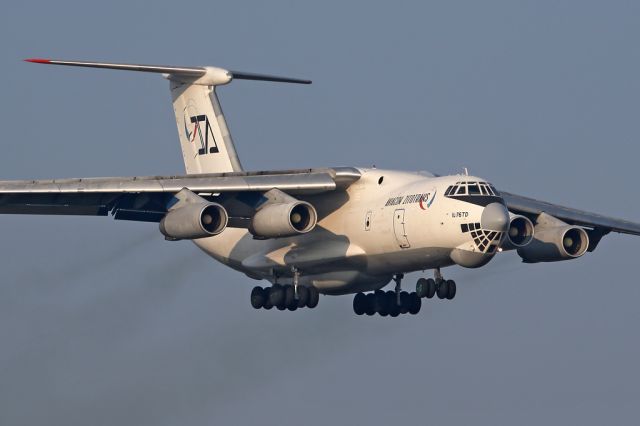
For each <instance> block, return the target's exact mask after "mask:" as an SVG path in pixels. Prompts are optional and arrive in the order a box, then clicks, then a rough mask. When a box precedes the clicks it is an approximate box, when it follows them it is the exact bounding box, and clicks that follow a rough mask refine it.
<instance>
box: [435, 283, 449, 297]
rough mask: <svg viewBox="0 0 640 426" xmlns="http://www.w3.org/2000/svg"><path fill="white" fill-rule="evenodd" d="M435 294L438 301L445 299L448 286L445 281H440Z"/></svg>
mask: <svg viewBox="0 0 640 426" xmlns="http://www.w3.org/2000/svg"><path fill="white" fill-rule="evenodd" d="M437 294H438V299H446V297H447V295H448V294H449V285H448V283H447V282H446V281H445V280H442V281H440V284H439V285H438V291H437Z"/></svg>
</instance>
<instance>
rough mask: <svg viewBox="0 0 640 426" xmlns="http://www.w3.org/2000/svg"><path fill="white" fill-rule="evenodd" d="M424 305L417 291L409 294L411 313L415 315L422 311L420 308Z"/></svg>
mask: <svg viewBox="0 0 640 426" xmlns="http://www.w3.org/2000/svg"><path fill="white" fill-rule="evenodd" d="M421 307H422V299H421V298H419V297H418V295H417V294H416V293H411V294H410V295H409V313H410V314H411V315H415V314H417V313H418V312H420V308H421Z"/></svg>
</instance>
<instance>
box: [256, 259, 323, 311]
mask: <svg viewBox="0 0 640 426" xmlns="http://www.w3.org/2000/svg"><path fill="white" fill-rule="evenodd" d="M292 272H293V285H280V284H278V283H277V282H276V283H275V284H273V285H272V286H271V287H268V288H262V287H254V288H253V290H251V306H253V307H254V308H255V309H260V308H263V309H267V310H269V309H271V308H273V307H274V306H275V307H276V309H278V310H279V311H284V310H285V309H288V310H290V311H295V310H297V309H298V308H305V307H306V308H310V309H313V308H315V307H316V306H318V301H319V300H320V292H318V289H317V288H315V287H313V286H311V287H305V286H303V285H299V284H298V282H299V280H300V271H299V270H298V269H297V268H292ZM276 279H277V276H276Z"/></svg>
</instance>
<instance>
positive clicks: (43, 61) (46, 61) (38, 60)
mask: <svg viewBox="0 0 640 426" xmlns="http://www.w3.org/2000/svg"><path fill="white" fill-rule="evenodd" d="M24 61H25V62H32V63H34V64H50V63H51V59H42V58H27V59H25V60H24Z"/></svg>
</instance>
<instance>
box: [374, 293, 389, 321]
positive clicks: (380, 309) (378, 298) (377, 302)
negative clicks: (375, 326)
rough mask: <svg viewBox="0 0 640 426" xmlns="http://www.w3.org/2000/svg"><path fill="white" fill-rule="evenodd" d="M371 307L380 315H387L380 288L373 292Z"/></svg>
mask: <svg viewBox="0 0 640 426" xmlns="http://www.w3.org/2000/svg"><path fill="white" fill-rule="evenodd" d="M373 297H374V299H373V309H374V310H375V311H376V312H377V313H379V314H380V315H382V316H385V315H387V313H388V309H387V301H386V297H385V292H384V291H382V290H376V291H375V292H374V293H373Z"/></svg>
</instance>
